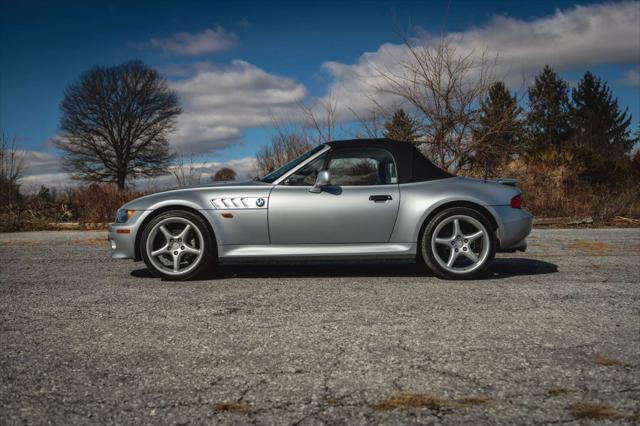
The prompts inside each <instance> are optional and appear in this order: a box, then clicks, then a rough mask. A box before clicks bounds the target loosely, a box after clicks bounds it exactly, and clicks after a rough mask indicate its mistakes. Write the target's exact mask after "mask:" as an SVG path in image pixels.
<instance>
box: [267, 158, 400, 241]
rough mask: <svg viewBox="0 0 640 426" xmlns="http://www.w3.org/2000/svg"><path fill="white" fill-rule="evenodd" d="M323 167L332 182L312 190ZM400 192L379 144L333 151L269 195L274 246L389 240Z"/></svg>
mask: <svg viewBox="0 0 640 426" xmlns="http://www.w3.org/2000/svg"><path fill="white" fill-rule="evenodd" d="M320 170H328V171H329V172H330V173H331V183H330V185H327V186H324V187H323V188H322V191H321V192H319V193H313V192H309V189H311V187H312V186H313V184H314V182H315V178H316V176H317V174H318V172H319V171H320ZM399 197H400V192H399V189H398V182H397V171H396V163H395V161H394V158H393V156H392V155H391V153H390V152H389V151H387V150H385V149H380V148H360V149H335V148H334V149H332V150H331V151H329V152H328V153H326V154H324V155H323V156H321V157H320V158H316V159H315V160H313V161H312V162H310V163H309V164H307V165H306V166H304V167H302V168H301V169H300V170H299V171H297V172H295V173H294V174H292V175H291V176H289V177H288V178H287V179H285V180H284V181H283V182H282V183H280V184H279V185H277V186H276V187H274V189H273V190H272V191H271V194H270V196H269V213H268V215H269V237H270V241H271V243H272V244H356V243H386V242H388V241H389V238H390V236H391V233H392V231H393V227H394V225H395V221H396V216H397V214H398V206H399Z"/></svg>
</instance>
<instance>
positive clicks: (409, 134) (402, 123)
mask: <svg viewBox="0 0 640 426" xmlns="http://www.w3.org/2000/svg"><path fill="white" fill-rule="evenodd" d="M384 129H385V131H384V136H385V137H386V138H389V139H393V140H397V141H403V142H416V141H417V140H418V127H417V125H416V122H415V120H413V119H412V118H411V117H409V116H408V115H407V114H406V113H405V112H404V110H402V109H399V110H397V111H396V112H394V113H393V117H391V119H390V120H389V121H387V122H386V123H385V124H384Z"/></svg>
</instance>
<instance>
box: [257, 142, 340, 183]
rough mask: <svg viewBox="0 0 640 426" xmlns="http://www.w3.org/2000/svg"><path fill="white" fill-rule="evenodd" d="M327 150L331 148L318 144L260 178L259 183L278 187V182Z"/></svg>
mask: <svg viewBox="0 0 640 426" xmlns="http://www.w3.org/2000/svg"><path fill="white" fill-rule="evenodd" d="M329 149H331V148H330V147H329V146H328V145H325V144H320V145H318V146H316V147H314V148H311V149H310V150H308V151H306V152H305V153H303V154H301V155H299V156H298V157H296V158H294V159H293V160H291V161H289V162H288V163H286V164H284V165H283V166H280V167H278V168H277V169H275V170H274V171H272V172H271V173H269V174H268V175H266V176H263V177H261V178H260V182H264V183H269V184H272V185H278V184H279V183H280V182H282V181H283V180H285V179H286V178H287V177H288V176H289V175H290V174H291V173H295V172H296V170H298V169H300V168H301V167H303V166H304V165H305V164H307V163H308V162H310V161H313V160H314V159H316V158H317V157H318V156H320V155H322V154H324V153H325V152H327V151H328V150H329Z"/></svg>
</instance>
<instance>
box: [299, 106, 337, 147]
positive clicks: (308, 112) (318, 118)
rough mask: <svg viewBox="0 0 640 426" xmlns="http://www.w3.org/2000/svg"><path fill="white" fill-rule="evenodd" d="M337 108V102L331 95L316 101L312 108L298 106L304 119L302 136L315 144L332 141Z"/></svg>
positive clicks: (334, 132)
mask: <svg viewBox="0 0 640 426" xmlns="http://www.w3.org/2000/svg"><path fill="white" fill-rule="evenodd" d="M337 106H338V105H337V102H336V100H335V98H334V97H333V95H331V94H330V95H329V96H327V97H326V98H324V99H320V100H318V101H317V102H316V103H315V104H314V105H313V106H306V105H300V108H301V109H302V112H303V113H304V115H305V118H306V123H304V128H305V131H304V134H305V135H306V137H307V139H309V140H310V141H313V142H315V144H321V143H325V142H329V141H332V140H333V138H334V136H335V134H336V111H337ZM309 130H311V133H309Z"/></svg>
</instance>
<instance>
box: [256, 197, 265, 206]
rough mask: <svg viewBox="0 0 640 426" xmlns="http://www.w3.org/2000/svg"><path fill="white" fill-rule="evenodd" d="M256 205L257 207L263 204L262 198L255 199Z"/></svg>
mask: <svg viewBox="0 0 640 426" xmlns="http://www.w3.org/2000/svg"><path fill="white" fill-rule="evenodd" d="M256 205H257V206H258V207H262V206H264V198H258V199H257V200H256Z"/></svg>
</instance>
